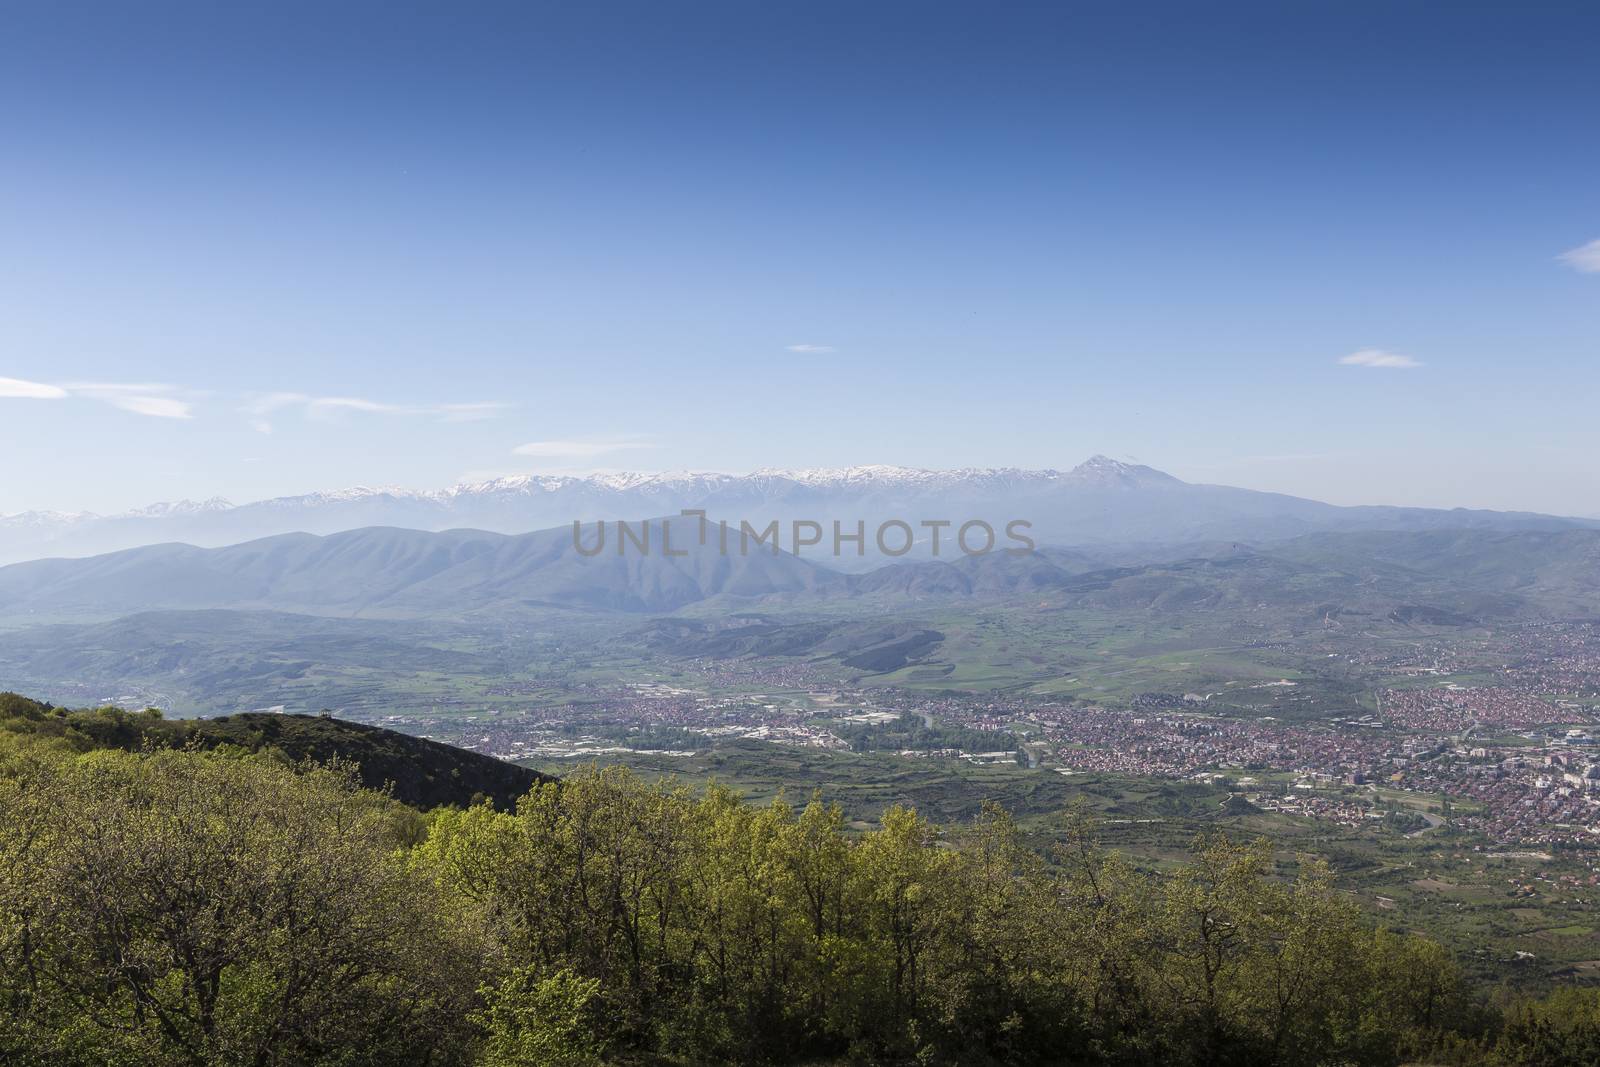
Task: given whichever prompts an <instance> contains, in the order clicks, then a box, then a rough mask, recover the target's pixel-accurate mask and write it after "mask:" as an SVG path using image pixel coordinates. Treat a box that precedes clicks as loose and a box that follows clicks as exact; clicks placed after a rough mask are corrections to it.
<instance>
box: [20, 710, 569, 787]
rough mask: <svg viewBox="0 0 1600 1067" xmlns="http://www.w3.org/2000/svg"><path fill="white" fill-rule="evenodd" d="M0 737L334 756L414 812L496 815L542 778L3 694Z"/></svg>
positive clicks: (413, 741)
mask: <svg viewBox="0 0 1600 1067" xmlns="http://www.w3.org/2000/svg"><path fill="white" fill-rule="evenodd" d="M0 732H4V733H14V734H30V735H36V736H42V737H45V738H55V739H58V740H59V741H60V742H62V743H64V744H66V745H68V746H69V747H71V748H74V749H77V750H79V751H88V750H90V749H97V748H120V749H124V750H129V751H131V750H136V749H138V748H140V747H142V746H143V745H145V744H149V743H154V744H159V745H171V746H173V747H183V746H186V745H196V746H198V747H200V748H207V749H209V748H217V747H218V746H221V745H233V746H237V747H239V748H243V749H246V750H248V751H251V752H260V751H272V752H274V753H276V754H279V755H281V756H282V757H283V758H284V759H287V760H290V761H291V762H295V763H298V762H300V761H302V760H313V761H316V762H318V763H327V762H329V761H330V760H332V759H334V758H335V757H337V758H339V759H342V760H348V761H351V762H354V763H357V764H359V767H360V772H359V773H360V777H361V782H362V784H363V785H364V786H366V787H367V788H369V789H383V788H385V787H388V788H390V789H391V790H392V792H393V796H394V798H395V799H396V800H399V801H400V802H401V803H404V804H409V805H411V806H412V807H417V808H424V809H426V808H434V807H439V806H441V805H451V806H455V807H466V806H467V805H470V804H473V803H476V802H477V801H478V800H483V799H486V800H489V801H491V802H492V803H493V804H494V805H495V806H496V807H498V808H500V809H501V810H510V809H512V808H514V807H515V806H516V801H517V798H518V797H520V796H522V795H523V794H524V793H526V792H527V791H528V790H529V789H531V788H533V786H534V785H535V784H536V783H538V782H541V781H549V780H550V779H549V776H548V775H543V774H540V773H538V772H537V771H532V770H529V769H528V768H526V767H519V766H517V765H516V764H514V763H506V762H503V761H501V760H497V759H493V758H491V757H489V756H484V755H480V754H478V753H476V752H469V751H467V750H466V749H461V748H455V747H453V746H451V745H444V744H440V743H439V742H437V741H429V740H426V739H425V738H420V737H412V736H411V735H409V734H402V733H397V732H395V731H394V730H385V729H382V728H380V727H376V726H364V725H362V724H360V723H353V722H344V721H341V720H339V719H333V718H327V717H324V716H318V715H270V714H243V715H224V716H221V717H219V718H215V719H180V720H168V719H162V718H159V717H156V716H152V715H146V714H141V713H128V712H124V711H121V710H119V709H116V708H99V709H90V710H83V711H72V710H68V709H66V708H58V707H53V706H51V705H49V704H45V703H42V702H39V701H35V700H30V699H28V698H27V697H23V696H20V695H18V694H16V693H0Z"/></svg>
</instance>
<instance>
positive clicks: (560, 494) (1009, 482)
mask: <svg viewBox="0 0 1600 1067" xmlns="http://www.w3.org/2000/svg"><path fill="white" fill-rule="evenodd" d="M685 508H700V509H704V510H706V511H708V512H709V513H710V514H711V515H712V516H713V517H725V518H727V519H730V520H733V521H737V520H739V519H749V520H751V521H752V522H759V523H763V524H764V523H765V522H767V521H770V520H772V519H778V520H780V521H782V522H784V523H789V522H792V521H793V520H796V519H811V520H814V521H817V522H821V523H824V524H825V525H827V524H831V523H832V522H833V521H834V520H839V521H841V522H844V523H846V524H847V525H850V526H852V527H853V524H854V523H855V522H856V521H858V520H860V521H864V522H866V523H867V525H868V528H869V530H870V529H873V528H875V527H876V525H877V524H878V523H880V522H883V521H885V520H887V519H901V520H903V521H907V522H910V523H913V524H916V523H919V522H921V521H923V520H948V521H950V522H952V523H954V524H958V525H959V524H960V523H961V522H963V521H965V520H967V519H972V518H982V519H985V520H987V521H989V522H991V523H992V524H993V525H994V526H995V527H996V528H997V529H1002V528H1003V527H1004V525H1005V523H1007V522H1009V521H1011V520H1013V519H1023V520H1027V521H1029V522H1031V523H1032V524H1033V535H1034V537H1035V538H1036V539H1037V541H1038V543H1039V544H1052V545H1114V544H1122V543H1127V542H1153V543H1176V542H1187V541H1232V540H1244V541H1262V540H1274V539H1281V538H1287V537H1294V536H1297V535H1300V534H1306V533H1314V532H1319V531H1340V530H1427V529H1443V528H1483V529H1501V530H1512V529H1529V528H1533V529H1566V528H1575V527H1580V526H1595V525H1600V523H1595V522H1594V521H1593V520H1582V519H1561V518H1554V517H1550V516H1541V515H1530V514H1524V513H1511V512H1492V511H1465V510H1452V511H1444V510H1434V509H1427V508H1391V507H1336V506H1334V505H1331V504H1323V503H1319V502H1317V501H1314V500H1304V499H1301V498H1298V497H1292V496H1285V495H1282V494H1278V493H1262V492H1256V491H1254V490H1249V489H1234V488H1230V487H1227V486H1216V485H1196V484H1192V483H1188V482H1184V481H1180V480H1179V479H1177V478H1174V477H1172V476H1171V475H1169V474H1164V473H1162V472H1161V471H1158V470H1155V469H1153V468H1150V467H1145V466H1140V465H1137V464H1129V463H1121V462H1118V461H1116V460H1111V459H1107V458H1106V457H1104V456H1095V457H1094V458H1092V459H1090V460H1088V461H1087V462H1085V463H1083V464H1080V465H1079V466H1077V467H1075V468H1073V469H1071V470H1066V471H1060V470H1018V469H1012V468H998V469H976V468H969V469H962V470H952V471H927V470H915V469H911V468H905V467H887V466H867V467H848V468H837V469H819V470H764V471H757V472H755V473H753V474H748V475H730V474H693V473H680V474H649V475H645V474H610V475H596V476H591V477H569V476H547V475H524V476H519V477H513V478H499V479H495V480H492V481H486V482H478V483H472V484H464V485H457V486H453V487H451V488H449V489H442V490H428V491H415V490H406V489H395V488H389V489H381V488H380V489H371V488H354V489H346V490H341V491H338V492H329V493H311V494H307V495H303V496H293V497H281V498H278V499H274V500H265V501H259V502H256V503H250V504H239V505H235V504H231V503H229V502H228V501H225V500H209V501H205V502H201V503H194V502H190V501H182V502H179V503H176V504H158V505H154V506H152V507H149V508H144V509H141V510H139V511H136V512H130V513H127V514H123V515H110V516H102V515H89V514H79V515H67V514H58V513H49V512H29V513H25V514H22V515H12V516H0V563H5V562H15V561H19V560H25V559H37V558H41V557H45V556H86V555H94V554H98V553H104V552H110V551H115V550H118V549H123V548H130V547H137V546H142V545H151V544H158V543H165V542H182V543H185V544H193V545H201V546H219V545H230V544H237V543H239V542H243V541H248V540H254V539H259V538H263V537H269V536H273V535H277V534H284V533H292V532H299V533H314V534H329V533H337V532H341V531H345V530H352V529H358V528H361V527H367V526H396V527H404V528H408V529H417V530H434V531H438V530H448V529H463V528H470V529H480V530H488V531H493V532H497V533H510V534H520V533H526V532H528V531H532V530H540V529H546V528H549V527H555V526H561V525H564V524H567V523H570V522H572V521H573V520H575V519H579V520H584V521H592V520H595V519H642V518H645V517H648V516H658V515H674V514H676V513H677V512H679V511H680V510H682V509H685ZM952 535H953V534H951V533H947V534H946V535H945V536H946V538H947V539H948V538H949V537H950V536H952ZM869 538H870V535H869ZM927 548H928V543H927V539H926V537H924V540H923V542H922V544H921V545H919V547H918V549H917V550H916V553H915V554H917V555H924V556H925V555H927ZM873 555H874V554H873V553H872V552H870V551H869V553H868V557H869V558H866V559H859V560H857V561H856V563H855V566H856V567H857V568H858V569H867V568H870V567H871V566H872V565H874V560H873V559H872V558H870V557H872V556H873Z"/></svg>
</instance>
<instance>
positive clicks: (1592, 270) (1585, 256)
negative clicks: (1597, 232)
mask: <svg viewBox="0 0 1600 1067" xmlns="http://www.w3.org/2000/svg"><path fill="white" fill-rule="evenodd" d="M1556 258H1557V259H1559V260H1560V261H1561V262H1563V263H1565V264H1566V265H1567V266H1569V267H1571V268H1572V269H1573V270H1576V271H1582V272H1583V273H1584V274H1600V238H1597V239H1595V240H1593V241H1590V242H1589V243H1588V244H1586V245H1579V246H1578V247H1577V248H1573V249H1570V250H1568V251H1566V252H1563V253H1561V254H1560V255H1559V256H1557V257H1556Z"/></svg>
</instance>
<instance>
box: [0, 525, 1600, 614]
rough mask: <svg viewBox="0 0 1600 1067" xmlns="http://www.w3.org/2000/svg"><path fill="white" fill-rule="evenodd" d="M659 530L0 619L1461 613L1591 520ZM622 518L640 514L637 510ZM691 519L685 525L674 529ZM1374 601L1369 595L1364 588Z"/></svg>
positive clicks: (470, 544) (1588, 549)
mask: <svg viewBox="0 0 1600 1067" xmlns="http://www.w3.org/2000/svg"><path fill="white" fill-rule="evenodd" d="M684 521H685V520H678V521H677V522H676V523H674V530H677V531H679V532H678V534H676V535H675V537H677V538H681V540H682V541H683V542H685V543H684V544H682V545H680V546H679V550H681V551H683V552H684V553H685V554H684V555H682V556H667V555H664V554H663V553H662V551H661V544H662V543H661V533H660V530H661V523H660V521H659V520H655V521H652V522H650V523H649V528H650V530H651V538H652V540H651V544H652V551H651V552H650V553H649V554H642V553H640V552H638V551H637V550H636V549H634V548H631V547H630V548H629V550H628V551H627V552H626V553H623V554H618V553H617V552H616V551H615V550H614V548H615V537H614V536H612V538H611V540H610V543H609V544H608V545H607V547H606V549H605V551H603V552H601V553H600V554H599V555H595V556H587V555H584V554H582V553H580V552H579V551H578V550H577V548H576V547H575V546H574V544H573V540H572V530H571V528H570V527H565V528H560V529H555V530H544V531H540V532H537V533H532V534H521V535H516V536H511V535H506V534H497V533H488V532H484V531H481V530H447V531H443V532H439V533H429V532H425V531H419V530H400V529H394V528H390V527H375V528H368V529H362V530H352V531H348V532H345V533H339V534H331V535H328V536H326V537H319V536H316V535H312V534H285V535H282V536H278V537H270V538H264V539H262V540H258V541H250V542H246V543H244V544H240V545H233V546H229V547H226V548H196V547H192V546H188V545H154V546H150V547H147V548H137V549H128V550H125V551H122V552H115V553H110V554H107V555H103V556H95V557H91V558H89V559H82V560H70V559H52V560H36V561H33V562H29V563H18V564H13V565H11V566H8V567H0V624H3V625H4V626H8V627H17V626H24V625H32V624H39V623H48V622H55V621H62V620H80V619H110V618H115V617H117V616H122V615H129V614H132V613H136V612H151V611H196V610H207V609H226V610H230V611H273V612H296V613H303V614H308V615H322V616H337V617H346V618H373V619H383V618H394V619H434V620H452V619H466V618H481V619H489V618H505V617H512V616H516V615H519V614H525V613H528V612H534V611H540V610H545V609H549V608H568V609H584V610H590V611H601V612H624V613H629V612H634V613H656V614H661V613H669V612H673V611H677V610H679V609H681V608H685V607H689V606H691V605H702V604H707V603H708V602H710V603H711V605H712V607H715V606H716V605H717V604H725V606H727V607H733V608H736V607H738V605H740V604H743V603H747V602H753V601H758V600H772V599H773V598H788V599H791V600H793V599H796V598H798V599H801V600H811V599H814V598H817V597H828V598H844V597H853V598H869V597H878V598H891V599H913V600H915V599H930V598H934V599H937V598H987V599H1015V600H1018V601H1019V602H1030V603H1037V602H1042V601H1046V600H1049V601H1052V602H1059V603H1073V604H1078V605H1081V606H1086V607H1102V608H1109V609H1128V608H1137V609H1144V610H1163V609H1181V608H1185V607H1197V606H1207V607H1210V608H1214V609H1230V608H1235V607H1239V608H1244V607H1248V606H1249V605H1258V604H1259V605H1269V606H1273V605H1276V606H1299V607H1304V606H1305V605H1316V604H1339V603H1347V604H1348V603H1354V602H1357V601H1361V602H1363V603H1369V604H1378V603H1387V604H1389V605H1390V606H1397V605H1399V604H1403V603H1413V604H1432V605H1435V606H1437V607H1439V608H1441V610H1446V609H1447V610H1449V611H1451V612H1456V613H1461V614H1464V615H1472V616H1475V615H1506V614H1517V613H1525V612H1540V611H1547V612H1548V611H1555V612H1567V613H1571V612H1582V611H1588V610H1594V609H1595V607H1596V606H1597V605H1600V530H1588V529H1570V530H1551V531H1547V530H1524V531H1517V532H1507V531H1498V530H1437V531H1417V532H1370V531H1357V532H1351V533H1319V534H1313V535H1307V536H1303V537H1299V538H1294V539H1290V540H1287V541H1281V542H1273V543H1267V544H1263V545H1256V546H1248V545H1243V544H1237V543H1234V544H1213V545H1203V546H1193V547H1192V548H1187V549H1185V550H1183V551H1181V552H1179V553H1176V554H1174V553H1171V552H1168V553H1153V554H1151V555H1147V556H1145V557H1143V558H1128V559H1127V560H1126V561H1125V563H1124V564H1123V565H1120V566H1117V565H1112V566H1108V565H1107V564H1106V562H1104V561H1096V560H1095V559H1094V558H1093V556H1092V555H1089V554H1085V553H1080V552H1063V551H1055V550H1047V551H1041V552H1037V553H1031V554H1023V555H1015V556H1014V555H1011V554H1009V553H1007V552H1004V551H995V552H991V553H989V554H986V555H982V556H972V557H962V556H957V557H955V558H953V559H950V560H922V561H906V562H899V563H893V564H890V565H887V566H880V567H878V568H877V569H875V570H872V571H867V572H864V573H858V574H845V573H841V572H839V571H836V570H831V569H829V568H827V567H825V566H822V565H821V564H820V563H819V562H814V561H812V560H809V559H804V558H798V557H796V556H793V555H790V554H788V553H777V554H774V553H772V552H769V551H765V550H753V551H751V552H750V553H749V554H741V553H740V552H738V551H731V552H730V553H728V554H723V553H722V552H720V551H718V549H717V545H716V541H715V538H714V537H713V538H712V539H710V541H709V542H708V544H707V545H705V546H701V545H698V544H696V543H694V539H693V537H686V536H683V535H684V533H685V530H684V528H683V527H681V526H680V525H679V524H681V523H683V522H684ZM634 528H635V529H640V528H641V526H640V524H635V527H634ZM687 529H689V530H692V529H693V525H692V524H690V525H689V526H688V528H687ZM1374 598H1376V599H1374Z"/></svg>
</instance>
